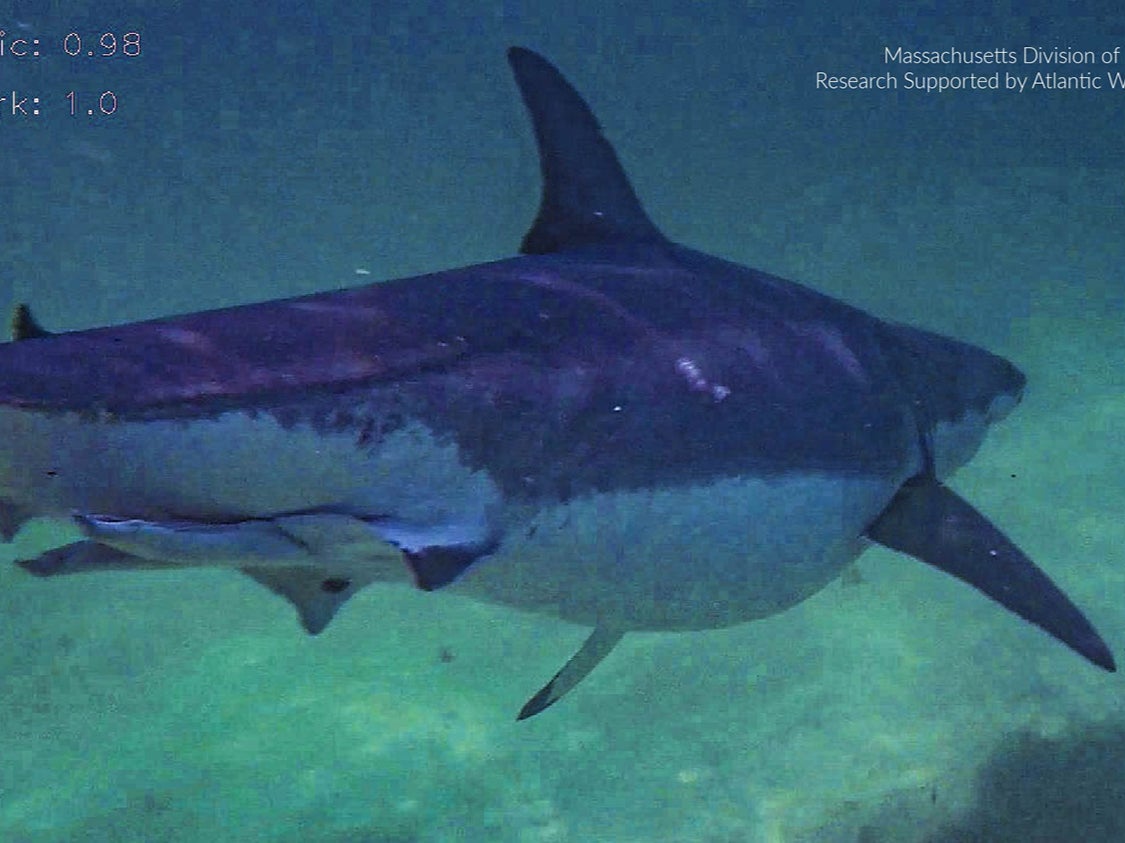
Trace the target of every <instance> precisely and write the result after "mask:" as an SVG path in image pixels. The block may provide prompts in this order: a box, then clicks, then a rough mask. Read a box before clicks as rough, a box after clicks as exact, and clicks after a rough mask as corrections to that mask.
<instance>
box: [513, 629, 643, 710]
mask: <svg viewBox="0 0 1125 843" xmlns="http://www.w3.org/2000/svg"><path fill="white" fill-rule="evenodd" d="M624 634H625V632H624V630H621V629H619V628H617V627H615V626H597V627H595V628H594V631H593V632H591V633H590V637H589V638H587V639H586V641H585V642H584V643H583V644H582V646H581V647H579V648H578V652H577V653H575V654H574V655H573V656H571V657H570V661H568V662H567V663H566V664H564V665H563V666H562V670H560V671H559V672H558V673H556V674H555V675H554V677H553V678H552V679H551V681H550V682H548V683H547V684H546V685H544V686H543V687H542V688H540V689H539V691H538V693H536V694H535V696H533V697H532V698H531V699H529V700H528V701H527V702H526V703H525V704H524V707H523V708H521V709H520V713H519V715H518V716H517V717H516V719H517V720H526V719H527V718H529V717H534V716H535V715H536V714H538V713H539V712H541V711H543V710H544V709H545V708H549V707H550V706H552V705H554V704H555V703H557V702H558V701H559V700H560V699H562V697H563V696H564V695H566V693H567V692H568V691H569V690H570V689H571V688H573V687H574V686H575V685H577V684H578V683H579V682H581V681H582V680H583V679H585V678H586V674H588V673H589V672H590V671H591V670H593V669H594V668H595V667H597V666H598V664H599V663H600V662H601V660H602V659H604V658H605V657H606V656H608V655H609V652H610V650H612V649H613V648H614V647H616V646H617V642H618V641H620V640H621V638H622V636H623V635H624Z"/></svg>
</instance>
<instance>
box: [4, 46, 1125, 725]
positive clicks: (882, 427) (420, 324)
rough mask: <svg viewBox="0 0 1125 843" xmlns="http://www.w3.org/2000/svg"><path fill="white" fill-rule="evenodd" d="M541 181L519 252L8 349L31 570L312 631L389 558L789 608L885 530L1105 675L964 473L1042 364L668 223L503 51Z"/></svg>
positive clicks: (668, 619)
mask: <svg viewBox="0 0 1125 843" xmlns="http://www.w3.org/2000/svg"><path fill="white" fill-rule="evenodd" d="M508 57H509V62H510V64H511V67H512V70H513V72H514V74H515V78H516V82H517V85H518V87H519V89H520V92H521V94H522V96H523V99H524V102H525V104H526V106H527V108H528V111H529V113H530V116H531V120H532V125H533V127H534V130H535V135H536V139H537V141H538V146H539V152H540V162H541V168H542V175H543V195H542V200H541V205H540V210H539V214H538V217H537V219H536V220H535V222H534V224H533V225H532V227H531V229H530V231H529V232H528V234H527V236H526V237H525V238H524V241H523V244H522V247H521V255H519V256H517V257H514V258H509V259H506V260H500V261H496V262H493V263H485V264H480V265H477V266H469V267H464V268H459V269H453V270H449V271H445V272H438V273H434V274H430V275H424V276H420V277H415V278H405V279H399V280H394V281H386V282H383V283H378V284H373V285H370V286H365V287H359V288H354V289H347V290H340V291H333V292H326V293H320V294H316V295H310V296H304V297H300V298H293V299H285V300H278V301H271V302H264V303H259V304H251V305H244V306H240V307H232V308H226V309H222V310H214V311H209V312H203V313H194V314H189V315H183V316H174V317H170V318H164V319H156V320H151V321H145V322H139V323H132V324H126V325H117V326H111V327H103V328H95V329H91V330H84V331H76V332H71V333H64V334H51V333H50V332H48V331H47V330H46V329H44V328H43V327H42V326H41V325H39V324H38V323H37V322H36V321H35V319H34V318H33V317H32V316H31V313H30V311H29V310H27V309H26V308H24V307H21V308H20V309H19V310H17V313H16V315H15V318H14V319H13V324H12V334H13V340H14V341H13V342H11V343H8V344H5V345H3V346H0V534H2V536H3V537H4V538H5V539H11V538H12V537H13V536H14V535H15V533H16V532H17V531H18V529H19V528H20V526H21V525H22V524H23V523H24V522H26V521H27V520H28V519H30V518H33V517H51V518H59V519H69V520H70V521H71V522H73V523H74V524H75V525H77V527H78V529H79V530H80V531H81V533H82V534H83V537H84V538H83V539H82V540H81V541H78V542H75V543H73V544H70V545H67V546H64V547H59V548H55V549H52V550H49V551H47V552H46V553H44V554H42V555H41V556H39V557H37V558H35V559H26V560H21V561H20V562H19V564H20V565H21V566H22V567H23V568H24V569H25V570H27V571H28V572H30V573H32V574H34V575H37V576H56V575H65V574H73V573H84V572H94V571H101V570H122V569H167V568H180V567H196V566H199V567H203V566H209V567H214V566H220V567H230V568H236V569H238V570H241V571H242V572H243V573H245V574H246V575H248V576H249V577H251V578H253V579H254V580H255V581H257V582H259V583H261V584H262V585H263V586H265V587H266V588H268V589H269V590H271V591H273V592H274V593H276V594H278V595H280V596H282V597H284V598H286V599H287V600H288V601H290V602H291V603H292V604H293V605H294V606H295V607H296V609H297V612H298V615H299V618H300V620H301V623H302V625H303V626H304V628H305V629H306V630H307V631H308V632H310V633H318V632H320V631H321V630H323V629H324V628H325V627H326V626H327V625H328V623H329V622H330V621H331V620H332V618H333V616H334V615H335V614H336V612H337V611H338V610H339V609H340V607H341V606H342V605H343V604H344V603H345V602H346V601H347V600H348V598H350V597H351V596H352V595H353V594H355V593H356V592H357V591H359V590H360V589H362V588H364V587H365V586H367V585H370V584H372V583H412V584H413V585H414V586H416V587H418V588H421V589H424V590H427V591H447V592H450V593H455V594H462V595H466V596H469V597H471V598H474V599H478V600H484V601H489V602H494V603H499V604H503V605H506V606H511V607H513V608H516V609H523V610H529V611H534V612H540V613H544V614H548V615H552V616H555V617H558V618H562V619H564V620H567V621H571V622H574V623H578V624H584V625H587V626H590V627H593V632H592V633H591V634H590V637H589V638H588V640H587V641H586V643H585V644H584V645H583V646H582V647H581V649H580V650H579V651H578V652H577V653H576V654H575V656H574V657H573V658H572V659H571V660H570V661H569V662H568V663H567V664H566V665H564V667H563V668H562V669H561V670H560V671H559V672H558V674H556V676H555V677H554V678H553V679H551V680H550V681H549V682H548V683H547V684H546V685H544V686H543V687H542V688H541V690H540V691H539V692H538V693H536V694H535V695H534V696H533V697H532V698H531V699H530V700H529V701H528V702H527V703H526V705H525V706H524V707H523V709H522V710H521V712H520V714H519V718H520V719H524V718H526V717H530V716H532V715H534V714H537V713H539V712H541V711H542V710H543V709H545V708H547V707H548V706H550V705H552V704H553V703H554V702H556V701H558V699H560V698H561V697H562V696H563V695H564V694H565V693H566V692H567V691H569V690H570V689H571V688H573V687H574V686H575V685H576V684H578V682H580V681H581V680H582V679H583V678H584V677H585V676H586V675H587V674H588V673H589V672H590V671H591V670H592V669H593V668H594V667H596V665H597V664H598V663H599V662H600V661H601V660H602V659H603V658H604V657H605V656H606V655H607V654H608V653H609V652H610V651H611V650H612V649H613V647H614V645H615V644H616V643H617V642H618V641H619V640H620V639H621V637H622V636H623V635H624V634H625V633H627V632H629V631H634V630H693V629H711V628H719V627H724V626H729V625H733V624H738V623H743V622H746V621H751V620H754V619H758V618H763V617H767V616H769V615H773V614H775V613H778V612H781V611H784V610H785V609H787V608H789V607H790V606H793V605H795V604H796V603H799V602H800V601H802V600H804V599H805V598H807V597H809V596H810V595H812V594H815V593H816V592H817V591H819V590H820V589H821V588H823V587H824V586H825V585H827V584H828V583H829V582H831V581H832V580H833V579H835V578H836V577H837V576H838V575H839V574H840V572H841V571H842V570H843V569H844V568H845V567H847V566H848V565H849V564H850V563H851V562H852V561H853V560H854V559H855V558H856V557H857V556H858V555H859V554H860V553H861V552H862V551H863V550H864V548H865V547H867V546H869V545H870V544H871V543H872V542H875V543H880V544H883V545H885V546H887V547H890V548H892V549H895V550H898V551H901V552H902V553H904V554H908V555H910V556H913V557H915V558H917V559H919V560H921V561H923V562H925V563H927V564H930V565H932V566H934V567H936V568H938V569H941V570H944V571H946V572H947V573H949V574H951V575H953V576H955V577H958V578H959V579H961V580H963V581H965V582H966V583H968V584H969V585H971V586H973V587H975V588H976V589H978V590H980V591H981V592H982V593H984V594H985V595H987V596H988V597H990V598H992V599H993V600H995V601H996V602H998V603H999V604H1000V605H1002V606H1004V607H1005V608H1007V609H1009V610H1010V611H1012V612H1014V613H1015V614H1017V615H1019V616H1020V617H1022V618H1024V619H1025V620H1027V621H1029V622H1031V623H1033V624H1035V625H1037V626H1039V627H1041V628H1042V629H1044V630H1045V631H1046V632H1048V633H1049V634H1050V635H1052V636H1054V637H1055V638H1057V639H1058V640H1059V641H1061V642H1062V643H1063V644H1065V645H1067V646H1068V647H1070V648H1071V649H1073V650H1074V651H1075V652H1077V653H1078V654H1079V655H1081V656H1083V657H1084V658H1085V659H1087V660H1089V661H1090V662H1092V663H1093V664H1095V665H1097V666H1099V667H1101V668H1103V669H1105V670H1109V671H1113V670H1115V664H1114V660H1113V656H1112V654H1111V653H1110V650H1109V648H1108V647H1107V646H1106V644H1105V642H1104V641H1103V640H1102V639H1101V637H1100V636H1099V635H1098V633H1097V632H1096V631H1095V629H1094V628H1093V626H1092V625H1091V624H1090V623H1089V621H1088V620H1087V619H1086V618H1085V617H1084V616H1083V614H1082V613H1081V611H1080V610H1079V609H1078V608H1077V607H1075V606H1074V604H1073V603H1071V601H1070V600H1069V599H1068V598H1067V597H1066V596H1065V595H1064V594H1063V593H1062V592H1061V591H1060V590H1059V589H1058V588H1057V587H1056V586H1055V585H1054V584H1053V583H1052V582H1051V580H1050V579H1049V578H1048V577H1047V575H1046V574H1045V573H1043V572H1042V571H1041V570H1040V569H1039V568H1037V567H1036V566H1035V565H1034V563H1032V562H1031V560H1030V559H1029V558H1028V557H1027V556H1026V555H1024V554H1023V553H1022V552H1021V551H1020V550H1019V549H1018V548H1017V547H1016V546H1015V545H1014V544H1013V543H1012V542H1011V541H1010V540H1009V539H1007V538H1006V537H1005V536H1004V535H1003V533H1002V532H1001V531H1000V530H999V529H998V528H997V527H995V526H994V525H993V524H991V523H990V522H989V521H988V520H987V518H986V517H985V516H983V515H982V514H980V513H979V512H977V511H976V510H975V509H973V508H972V507H971V506H970V505H969V504H968V503H966V502H965V501H963V500H961V499H960V498H959V497H958V496H957V495H956V493H955V492H953V491H952V490H951V489H950V488H949V487H948V486H946V485H944V481H945V479H946V478H947V477H948V476H949V475H950V473H951V472H952V471H954V470H955V469H956V468H957V467H958V466H960V465H962V464H964V463H965V462H966V461H967V460H968V459H970V458H971V457H972V455H973V454H974V453H975V451H976V449H977V448H978V446H979V445H980V443H981V440H982V438H983V436H984V434H985V431H986V429H987V427H988V426H989V425H990V424H992V423H994V422H996V421H998V420H1000V419H1001V418H1003V417H1004V416H1005V415H1006V414H1007V413H1008V412H1009V411H1010V410H1011V409H1012V408H1013V407H1014V406H1015V405H1016V404H1017V403H1018V401H1019V399H1020V397H1021V394H1022V391H1023V387H1024V376H1023V375H1022V374H1021V373H1020V372H1019V371H1018V370H1017V369H1016V367H1015V366H1013V365H1012V364H1011V363H1009V362H1008V361H1006V360H1004V359H1002V358H1000V357H997V356H995V355H993V354H990V353H989V352H987V351H985V350H983V349H980V348H977V347H974V346H972V345H969V344H967V343H963V342H959V341H957V340H953V339H949V338H945V337H941V336H938V335H936V334H932V333H929V332H926V331H923V330H920V329H917V328H912V327H908V326H904V325H898V324H892V323H888V322H885V321H882V320H880V319H877V318H876V317H874V316H871V315H869V314H867V313H864V312H863V311H860V310H858V309H856V308H854V307H851V306H849V305H847V304H845V303H843V302H841V301H838V300H835V299H832V298H830V297H827V296H825V295H822V294H820V293H817V292H815V291H813V290H810V289H808V288H806V287H803V286H800V285H798V284H795V283H793V282H790V281H786V280H783V279H781V278H777V277H774V276H771V275H768V274H766V273H763V272H759V271H757V270H753V269H749V268H747V267H743V266H739V265H736V264H733V263H729V262H727V261H724V260H721V259H719V258H715V257H711V256H709V255H705V254H702V253H700V252H697V251H694V250H692V249H689V248H686V247H684V246H681V245H678V244H676V243H673V242H671V241H670V240H668V239H667V238H666V237H665V236H664V235H663V234H662V233H661V232H660V231H659V230H658V229H657V228H656V227H655V226H654V225H653V223H652V222H651V221H650V219H649V218H648V216H647V214H646V213H645V211H644V210H643V208H642V207H641V205H640V203H639V201H638V200H637V197H636V196H635V194H634V192H633V189H632V187H631V185H630V183H629V181H628V178H627V177H626V175H625V173H624V171H623V169H622V168H621V165H620V164H619V162H618V159H617V156H616V154H615V153H614V151H613V149H612V147H611V146H610V144H609V143H608V141H607V140H606V139H605V137H604V135H603V134H602V131H601V128H600V126H599V125H598V123H597V121H596V119H595V118H594V116H593V114H592V113H591V111H590V109H589V107H588V106H587V105H586V103H585V102H584V100H583V99H582V97H581V96H580V95H579V94H578V93H577V92H576V91H575V90H574V89H573V88H572V87H571V86H570V85H569V83H568V82H567V81H566V80H565V79H564V78H563V77H562V76H561V74H560V73H559V72H558V71H557V70H556V69H555V68H554V67H553V66H552V65H551V64H550V63H548V62H547V61H546V60H545V59H543V58H542V57H540V56H538V55H537V54H535V53H533V52H531V51H529V50H526V49H522V48H513V49H512V50H510V51H509V54H508Z"/></svg>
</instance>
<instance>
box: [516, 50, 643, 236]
mask: <svg viewBox="0 0 1125 843" xmlns="http://www.w3.org/2000/svg"><path fill="white" fill-rule="evenodd" d="M508 63H509V64H510V65H511V66H512V72H513V73H514V74H515V77H516V84H517V85H519V89H520V94H521V95H522V96H523V101H524V103H525V104H526V105H527V110H528V111H529V112H530V114H531V122H532V125H533V127H534V128H535V139H536V141H537V142H538V144H539V166H540V169H541V170H542V174H543V196H542V199H541V200H540V204H539V215H538V216H537V217H536V218H535V222H534V223H533V224H532V226H531V230H530V231H528V232H527V235H526V236H525V237H524V238H523V243H522V245H521V246H520V251H521V252H523V253H524V254H532V255H541V254H547V253H549V252H558V251H563V250H566V249H574V248H578V247H581V246H593V245H607V244H610V243H627V242H662V241H664V239H665V238H664V235H663V234H661V233H660V230H659V229H657V227H656V226H655V225H653V224H652V221H651V220H650V219H649V218H648V215H647V214H646V213H645V211H644V208H642V207H641V203H640V201H639V200H638V199H637V194H636V193H634V192H633V186H632V185H631V184H630V183H629V177H628V176H626V175H625V171H624V169H622V167H621V164H620V162H619V161H618V160H617V154H616V153H615V152H614V151H613V147H612V146H610V144H609V141H607V140H606V139H605V136H604V135H603V134H602V129H601V126H599V125H598V121H597V119H596V118H595V117H594V115H593V113H592V112H591V111H590V107H589V106H588V105H586V102H585V101H584V100H583V99H582V97H581V96H580V95H579V94H578V92H577V91H575V90H574V88H573V87H571V85H570V83H569V82H567V81H566V79H564V78H563V76H562V74H561V73H559V72H558V70H556V69H555V67H554V66H553V65H552V64H551V63H550V62H548V61H547V60H546V59H545V58H543V57H542V56H540V55H537V54H536V53H533V52H531V51H530V50H525V49H523V48H522V47H512V48H511V49H510V50H508Z"/></svg>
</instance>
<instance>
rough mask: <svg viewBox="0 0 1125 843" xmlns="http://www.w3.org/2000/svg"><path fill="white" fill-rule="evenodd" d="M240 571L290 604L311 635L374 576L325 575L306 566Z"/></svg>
mask: <svg viewBox="0 0 1125 843" xmlns="http://www.w3.org/2000/svg"><path fill="white" fill-rule="evenodd" d="M242 573H244V574H246V576H248V577H250V578H251V579H252V580H254V581H255V582H258V583H260V584H262V585H264V586H265V587H266V588H268V589H269V590H270V591H272V592H273V593H274V594H278V595H280V596H282V597H284V598H285V599H286V600H288V601H289V602H290V603H292V604H293V606H294V607H295V608H296V609H297V615H298V616H299V617H300V619H301V626H302V627H304V629H305V632H307V633H309V634H310V635H317V634H318V633H320V632H323V631H324V628H325V627H326V626H328V623H329V622H330V621H331V620H332V618H334V617H335V616H336V612H337V611H339V609H340V607H341V606H343V605H344V603H346V602H347V601H348V598H350V597H351V596H352V595H353V594H355V593H356V592H357V591H359V590H360V589H362V588H363V587H364V586H366V585H369V584H370V583H371V582H373V581H374V579H375V578H374V577H372V578H366V579H365V578H358V577H355V576H351V577H326V576H325V575H324V574H323V573H318V572H317V571H314V570H311V569H309V568H243V569H242Z"/></svg>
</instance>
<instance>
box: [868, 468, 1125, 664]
mask: <svg viewBox="0 0 1125 843" xmlns="http://www.w3.org/2000/svg"><path fill="white" fill-rule="evenodd" d="M867 536H868V537H869V538H871V539H873V540H874V541H876V542H878V543H879V544H882V545H885V546H886V547H889V548H891V549H892V550H898V551H901V552H902V553H906V554H909V555H910V556H913V557H914V558H916V559H920V560H921V561H923V562H925V563H927V564H929V565H933V566H934V567H935V568H938V569H940V570H942V571H945V572H946V573H947V574H952V575H953V576H955V577H957V578H958V579H960V580H962V581H964V582H967V583H968V584H969V585H971V586H973V588H976V589H978V590H979V591H981V592H983V593H984V594H986V595H987V596H988V597H991V598H992V599H993V600H995V601H996V602H997V603H999V604H1000V605H1001V606H1003V607H1004V608H1006V609H1008V610H1010V611H1012V612H1015V613H1016V614H1017V615H1019V616H1020V617H1021V618H1023V619H1024V620H1027V621H1030V622H1031V623H1033V624H1035V625H1036V626H1038V627H1040V628H1042V629H1043V630H1045V631H1046V632H1048V633H1049V634H1051V635H1053V636H1054V637H1055V638H1057V639H1058V640H1059V641H1061V642H1062V643H1063V644H1066V646H1068V647H1070V648H1071V649H1072V650H1074V651H1075V652H1076V653H1078V654H1079V655H1081V656H1083V657H1084V658H1086V659H1088V660H1089V661H1091V662H1093V663H1094V664H1096V665H1097V666H1098V667H1101V668H1104V669H1105V670H1109V671H1114V670H1116V669H1117V666H1116V665H1115V664H1114V661H1113V654H1112V653H1110V651H1109V647H1107V646H1106V644H1105V642H1104V641H1103V640H1102V639H1101V636H1099V635H1098V633H1097V631H1096V630H1095V629H1094V627H1093V625H1092V624H1091V623H1090V622H1089V621H1088V620H1086V617H1085V616H1084V615H1083V614H1082V612H1081V611H1080V610H1079V609H1078V607H1077V606H1075V605H1074V604H1073V603H1071V602H1070V600H1069V599H1068V598H1067V596H1066V595H1065V594H1063V593H1062V591H1061V590H1059V587H1058V586H1056V585H1055V584H1054V583H1053V582H1051V580H1050V578H1049V577H1048V576H1047V575H1046V574H1045V573H1043V571H1041V570H1040V569H1039V568H1038V567H1036V565H1035V563H1034V562H1032V561H1031V560H1030V559H1028V558H1027V556H1025V555H1024V553H1023V552H1022V551H1021V550H1020V549H1019V548H1018V547H1016V546H1015V545H1014V544H1013V543H1012V542H1011V540H1009V539H1008V537H1007V536H1005V535H1004V534H1003V533H1001V532H1000V530H998V529H997V528H996V527H995V526H994V525H993V524H992V523H991V522H990V521H989V520H988V519H987V518H985V517H984V516H983V515H981V514H980V513H979V512H977V511H976V510H975V509H973V507H971V506H970V505H969V504H968V503H966V502H965V501H964V500H962V499H961V498H960V497H958V495H957V494H955V493H954V492H953V491H952V490H951V489H949V488H947V487H946V486H943V485H941V484H940V483H938V482H937V481H936V480H932V479H929V480H927V479H920V480H917V481H914V482H911V483H908V484H907V485H905V486H904V487H903V488H902V489H901V490H899V493H898V494H897V495H895V497H894V499H893V500H892V501H891V503H890V505H889V506H888V507H887V508H886V510H884V511H883V514H882V515H880V516H879V518H878V519H877V520H876V521H875V523H874V524H872V525H871V526H870V527H868V528H867Z"/></svg>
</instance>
